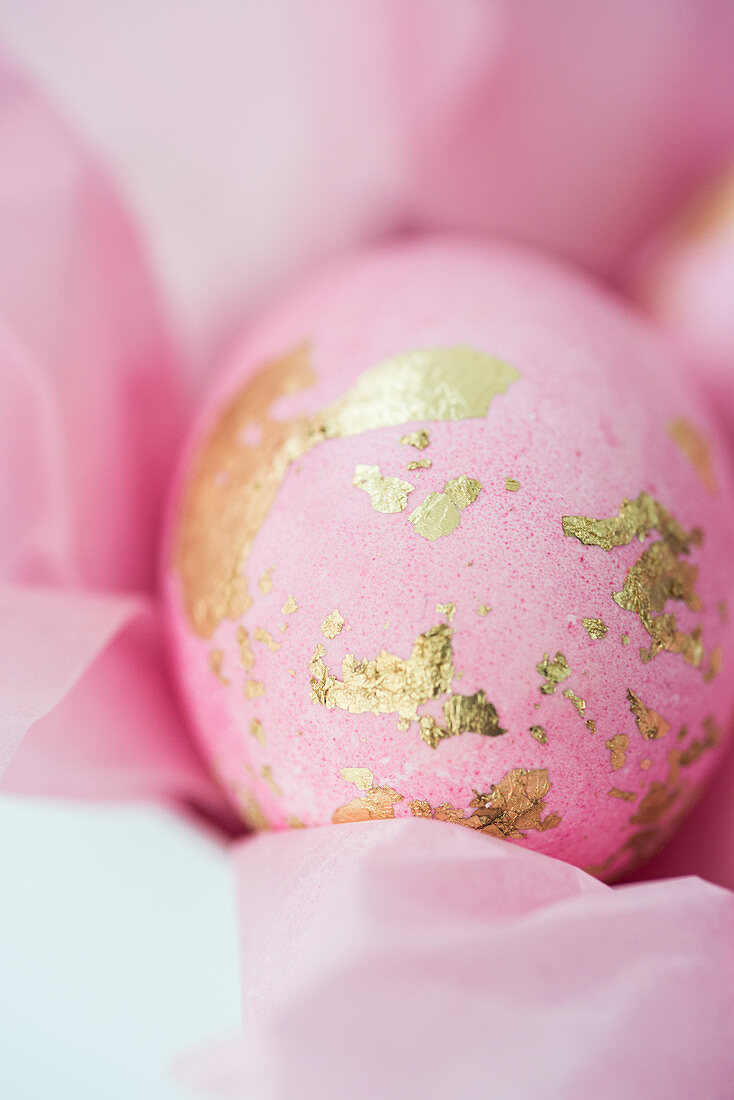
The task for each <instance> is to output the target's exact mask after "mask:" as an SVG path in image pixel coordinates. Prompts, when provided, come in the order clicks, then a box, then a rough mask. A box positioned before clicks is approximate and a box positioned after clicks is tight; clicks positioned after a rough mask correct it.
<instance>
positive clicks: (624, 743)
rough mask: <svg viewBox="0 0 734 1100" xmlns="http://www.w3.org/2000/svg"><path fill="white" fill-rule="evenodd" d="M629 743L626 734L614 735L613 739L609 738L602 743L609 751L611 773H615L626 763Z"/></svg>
mask: <svg viewBox="0 0 734 1100" xmlns="http://www.w3.org/2000/svg"><path fill="white" fill-rule="evenodd" d="M629 743H630V739H629V737H628V736H627V734H626V733H615V734H614V737H610V738H609V739H608V740H607V741H605V742H604V744H605V745H606V747H607V748H608V749H609V762H610V764H611V765H612V771H615V772H616V771H617V770H618V769H619V768H623V767H624V766H625V764H626V763H627V749H628V748H629Z"/></svg>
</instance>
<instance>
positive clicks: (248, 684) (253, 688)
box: [245, 680, 265, 699]
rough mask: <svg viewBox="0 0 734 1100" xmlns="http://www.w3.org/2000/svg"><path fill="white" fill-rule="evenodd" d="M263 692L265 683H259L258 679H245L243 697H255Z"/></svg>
mask: <svg viewBox="0 0 734 1100" xmlns="http://www.w3.org/2000/svg"><path fill="white" fill-rule="evenodd" d="M264 694H265V684H261V683H260V681H259V680H245V698H246V699H257V698H258V696H259V695H264Z"/></svg>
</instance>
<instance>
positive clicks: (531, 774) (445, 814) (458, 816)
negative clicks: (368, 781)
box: [410, 768, 561, 840]
mask: <svg viewBox="0 0 734 1100" xmlns="http://www.w3.org/2000/svg"><path fill="white" fill-rule="evenodd" d="M551 786H552V784H551V782H550V779H549V778H548V769H547V768H537V769H529V770H526V769H525V768H514V769H513V770H512V771H509V772H507V773H506V775H504V776H503V777H502V779H500V781H499V783H497V784H494V783H493V784H492V785H491V786H490V788H489V791H488V792H487V793H486V794H480V793H479V792H477V793H476V796H475V798H474V799H473V800H472V802H471V803H470V805H469V810H468V816H465V811H464V810H461V809H458V808H456V807H454V806H452V805H451V804H450V803H448V802H444V803H442V804H441V805H440V806H437V807H436V809H435V810H432V809H431V806H430V804H429V803H428V802H425V801H423V800H421V799H418V800H416V801H414V802H411V803H410V809H411V813H412V814H413V816H414V817H429V816H433V817H435V819H436V820H437V821H449V822H453V823H455V824H457V825H463V826H465V827H466V828H469V829H477V830H478V831H479V832H482V833H487V834H488V835H489V836H495V837H500V838H508V837H509V838H511V839H513V840H519V839H521V838H523V837H524V836H525V835H526V833H528V832H529V831H530V830H532V829H537V830H538V831H540V832H545V831H546V830H547V829H555V828H556V827H557V826H558V825H560V823H561V818H560V816H559V815H558V814H556V813H552V814H548V815H547V816H546V817H543V816H542V813H543V810H544V809H545V799H546V797H547V795H548V792H549V791H550V789H551Z"/></svg>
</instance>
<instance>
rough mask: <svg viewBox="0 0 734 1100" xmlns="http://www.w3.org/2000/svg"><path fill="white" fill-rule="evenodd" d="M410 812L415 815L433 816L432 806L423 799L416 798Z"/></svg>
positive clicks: (411, 804)
mask: <svg viewBox="0 0 734 1100" xmlns="http://www.w3.org/2000/svg"><path fill="white" fill-rule="evenodd" d="M410 812H411V813H412V815H413V817H432V816H433V814H432V812H431V807H430V804H429V803H428V802H425V801H423V799H419V798H416V799H414V800H413V802H411V803H410Z"/></svg>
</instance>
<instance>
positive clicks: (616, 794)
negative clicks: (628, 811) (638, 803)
mask: <svg viewBox="0 0 734 1100" xmlns="http://www.w3.org/2000/svg"><path fill="white" fill-rule="evenodd" d="M609 794H610V795H611V797H612V798H621V799H622V800H623V801H624V802H634V801H635V799H636V798H637V795H636V794H635V792H634V791H620V789H619V787H612V788H611V789H610V791H609Z"/></svg>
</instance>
